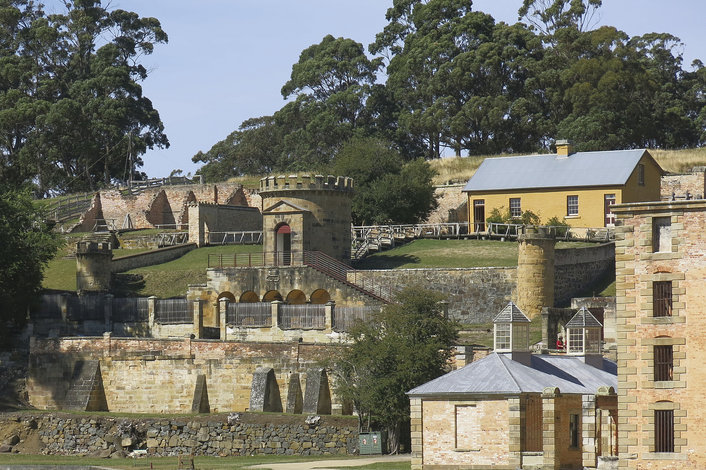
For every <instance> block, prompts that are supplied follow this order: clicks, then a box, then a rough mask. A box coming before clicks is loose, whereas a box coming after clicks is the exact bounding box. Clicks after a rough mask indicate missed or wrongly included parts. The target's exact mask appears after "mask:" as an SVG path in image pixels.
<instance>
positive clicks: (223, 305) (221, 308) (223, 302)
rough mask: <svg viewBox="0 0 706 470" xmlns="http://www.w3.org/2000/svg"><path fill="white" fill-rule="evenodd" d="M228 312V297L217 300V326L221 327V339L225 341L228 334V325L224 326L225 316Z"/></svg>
mask: <svg viewBox="0 0 706 470" xmlns="http://www.w3.org/2000/svg"><path fill="white" fill-rule="evenodd" d="M227 314H228V299H227V298H226V297H224V298H222V299H220V300H219V301H218V317H219V318H218V326H219V327H220V329H221V341H225V340H226V339H228V338H227V336H228V327H227V326H226V318H227Z"/></svg>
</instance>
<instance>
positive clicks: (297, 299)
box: [287, 289, 306, 305]
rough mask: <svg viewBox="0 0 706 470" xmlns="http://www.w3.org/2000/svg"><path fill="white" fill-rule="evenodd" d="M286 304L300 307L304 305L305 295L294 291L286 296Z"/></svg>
mask: <svg viewBox="0 0 706 470" xmlns="http://www.w3.org/2000/svg"><path fill="white" fill-rule="evenodd" d="M287 303H288V304H292V305H302V304H305V303H306V294H305V293H304V292H302V291H300V290H299V289H294V290H292V291H290V292H289V294H287Z"/></svg>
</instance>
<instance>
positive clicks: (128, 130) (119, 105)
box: [0, 0, 169, 195]
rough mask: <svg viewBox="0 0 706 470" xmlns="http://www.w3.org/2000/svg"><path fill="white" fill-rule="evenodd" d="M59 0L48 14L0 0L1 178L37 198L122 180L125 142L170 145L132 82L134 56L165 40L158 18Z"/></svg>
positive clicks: (140, 148)
mask: <svg viewBox="0 0 706 470" xmlns="http://www.w3.org/2000/svg"><path fill="white" fill-rule="evenodd" d="M63 3H64V5H65V7H66V11H65V12H64V13H60V14H53V15H47V14H46V13H45V12H44V11H43V10H42V9H41V5H39V4H35V3H34V2H31V1H29V0H4V1H2V2H0V12H1V13H2V14H1V15H0V38H1V39H2V40H0V64H1V65H2V70H3V72H2V74H1V78H2V79H1V80H0V179H1V180H2V181H3V182H4V183H5V184H12V185H14V186H16V187H19V186H22V185H24V184H27V183H30V182H31V183H33V184H35V186H36V188H35V193H36V194H37V195H45V194H47V193H49V192H61V191H80V190H86V189H94V188H95V187H96V185H98V184H99V183H100V182H103V183H110V182H111V181H112V180H114V179H121V178H123V177H124V176H125V172H126V162H125V155H126V153H127V150H128V147H130V149H131V151H132V153H133V154H134V155H139V154H142V153H144V152H145V150H146V148H153V147H154V146H158V147H166V146H168V145H169V142H168V140H167V137H166V136H165V135H164V132H163V129H164V126H163V124H162V122H161V120H160V118H159V114H158V112H157V111H156V110H155V109H154V108H153V107H152V103H151V101H150V100H149V99H147V98H146V97H145V96H143V94H142V88H141V87H140V85H139V82H140V81H142V80H144V79H146V78H147V75H148V72H147V70H146V69H145V68H144V67H143V66H142V65H141V64H140V63H139V61H138V59H139V57H140V56H142V55H145V54H151V53H152V51H153V49H154V44H156V43H165V42H167V35H166V33H165V32H164V31H163V30H162V28H161V26H160V23H159V21H157V20H156V19H154V18H140V17H138V16H137V15H136V14H135V13H132V12H128V11H124V10H112V11H109V10H107V9H106V8H104V7H102V6H101V2H100V0H66V1H65V2H63ZM135 164H136V166H138V167H139V166H140V165H141V164H142V161H141V159H140V158H139V157H135Z"/></svg>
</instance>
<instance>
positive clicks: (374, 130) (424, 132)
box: [194, 0, 706, 174]
mask: <svg viewBox="0 0 706 470" xmlns="http://www.w3.org/2000/svg"><path fill="white" fill-rule="evenodd" d="M601 5H602V0H523V2H522V5H521V7H520V9H519V11H518V19H519V20H520V22H518V23H516V24H512V25H508V24H506V23H503V22H496V21H495V19H494V18H493V17H492V16H490V15H488V14H486V13H483V12H481V11H476V10H474V9H473V5H472V2H469V1H467V0H393V2H392V6H391V7H390V8H389V9H388V10H387V14H386V18H387V21H388V22H387V24H386V25H385V27H384V28H383V30H382V31H381V32H379V33H378V34H377V35H376V37H375V41H374V42H373V43H372V44H370V45H369V47H368V50H369V54H366V53H365V51H364V50H363V47H362V45H361V44H359V43H356V42H355V41H352V40H350V39H346V38H334V37H333V36H331V35H328V36H326V37H325V38H323V40H322V41H321V42H320V43H319V44H314V45H312V46H311V47H308V48H307V49H305V50H304V51H303V52H302V53H301V55H300V57H299V61H298V62H297V63H296V64H294V65H293V67H292V74H291V77H290V79H289V80H288V81H287V83H285V84H284V86H283V87H282V95H283V97H285V98H287V99H292V98H293V99H294V101H290V102H288V103H286V104H285V105H284V106H283V107H282V109H280V110H279V111H277V112H275V113H274V115H273V116H272V117H271V118H267V119H268V122H270V123H271V125H272V126H273V128H272V129H276V132H273V133H272V135H273V136H274V137H273V138H271V139H269V140H268V141H265V140H259V139H256V138H255V140H258V142H261V144H262V145H258V146H257V148H256V151H254V152H252V155H253V158H254V159H262V161H263V162H267V164H263V165H261V166H260V167H261V168H263V169H269V170H277V171H288V170H299V169H307V170H320V171H323V170H322V169H326V168H328V166H327V165H329V164H330V163H331V162H332V161H334V162H335V161H336V158H337V157H336V156H337V154H338V153H339V152H340V151H341V149H342V148H344V144H345V143H346V142H347V141H349V140H350V139H354V138H359V137H373V138H378V139H382V140H384V141H387V142H391V143H392V146H393V147H394V148H395V149H397V150H398V151H399V152H400V155H401V156H402V159H403V160H404V161H412V160H414V159H416V158H425V159H432V158H439V157H440V156H442V155H445V154H446V155H448V154H449V153H450V152H453V153H455V154H457V155H478V154H497V153H505V152H507V153H519V152H534V151H540V152H541V151H548V150H550V147H551V145H552V143H553V142H554V140H555V139H571V140H573V141H574V143H575V145H576V148H577V149H579V150H607V149H625V148H640V147H653V148H654V147H656V148H683V147H695V146H701V145H703V144H704V142H706V140H705V138H706V71H705V70H704V66H703V64H702V63H701V62H700V61H695V62H694V63H693V64H691V65H690V66H688V67H685V66H684V64H683V58H682V55H681V50H680V47H681V42H680V40H679V39H678V38H677V37H675V36H672V35H670V34H667V33H649V34H644V35H641V36H630V35H628V34H626V33H625V32H623V31H620V30H618V29H617V28H615V27H612V26H601V27H597V24H598V21H597V18H598V16H597V14H598V13H599V11H600V8H601ZM380 72H384V75H378V74H379V73H380ZM381 77H382V78H384V82H381V81H380V78H381ZM247 122H249V121H246V123H247ZM246 123H244V126H245V124H246ZM245 127H246V128H243V127H241V129H240V130H239V131H238V133H237V134H236V136H235V137H237V139H231V141H232V142H234V144H233V145H234V147H238V148H239V149H242V151H243V152H247V150H246V149H247V145H245V144H240V139H243V140H244V141H245V140H247V141H249V139H245V137H244V136H243V135H242V134H241V133H242V132H252V133H253V134H258V135H259V131H260V128H259V127H258V128H256V129H250V128H248V127H247V126H245ZM254 137H256V136H255V135H254ZM229 138H230V137H229ZM220 147H222V145H221V143H219V144H216V146H214V148H213V149H212V150H211V151H209V152H207V153H206V154H201V153H199V154H198V155H197V156H196V157H194V159H195V160H196V161H204V162H205V163H206V166H205V167H204V168H203V170H202V171H203V173H204V174H212V169H214V168H216V167H217V166H218V164H217V163H216V162H217V161H220V162H225V161H226V160H227V159H228V158H229V157H223V158H219V157H218V156H217V155H228V153H222V154H221V153H219V152H220V150H219V148H220ZM238 152H240V150H238ZM202 155H208V156H209V158H208V159H203V160H202V157H201V156H202ZM273 156H274V158H273ZM272 162H274V163H272ZM209 165H212V166H211V167H210V168H209ZM225 166H227V167H228V168H223V169H222V170H220V171H225V172H226V174H230V173H231V172H232V171H235V172H238V171H240V168H241V167H240V165H239V164H236V163H234V162H233V161H231V163H228V164H227V165H225Z"/></svg>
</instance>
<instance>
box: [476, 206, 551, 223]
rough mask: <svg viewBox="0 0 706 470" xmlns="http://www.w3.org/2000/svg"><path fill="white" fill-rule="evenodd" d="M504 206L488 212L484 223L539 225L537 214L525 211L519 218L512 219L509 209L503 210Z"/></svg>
mask: <svg viewBox="0 0 706 470" xmlns="http://www.w3.org/2000/svg"><path fill="white" fill-rule="evenodd" d="M503 209H505V206H500V207H499V208H498V207H494V208H493V209H492V210H491V211H490V215H489V216H488V217H486V219H485V221H486V222H487V223H489V224H490V223H493V224H523V225H539V224H540V219H539V216H538V215H537V214H535V213H534V212H532V211H530V210H527V211H524V212H523V213H522V215H520V217H513V216H512V215H511V214H510V209H509V208H508V209H505V210H503Z"/></svg>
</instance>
